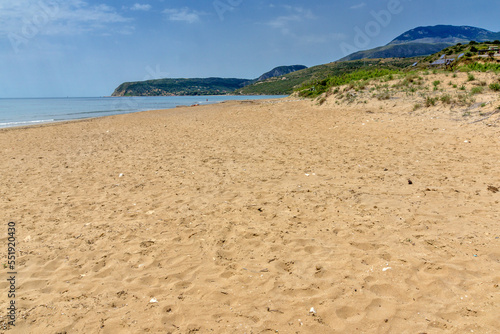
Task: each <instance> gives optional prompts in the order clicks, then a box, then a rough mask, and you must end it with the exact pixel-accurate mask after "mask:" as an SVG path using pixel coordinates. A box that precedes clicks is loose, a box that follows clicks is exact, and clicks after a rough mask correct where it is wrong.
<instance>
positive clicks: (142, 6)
mask: <svg viewBox="0 0 500 334" xmlns="http://www.w3.org/2000/svg"><path fill="white" fill-rule="evenodd" d="M130 9H131V10H140V11H143V12H147V11H148V10H150V9H151V5H149V4H139V3H136V4H134V5H133V6H132V7H130Z"/></svg>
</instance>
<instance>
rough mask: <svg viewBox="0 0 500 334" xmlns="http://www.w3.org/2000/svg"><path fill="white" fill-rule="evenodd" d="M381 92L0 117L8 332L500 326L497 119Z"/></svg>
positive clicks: (480, 329)
mask: <svg viewBox="0 0 500 334" xmlns="http://www.w3.org/2000/svg"><path fill="white" fill-rule="evenodd" d="M380 103H381V104H382V103H386V105H384V108H379V107H373V105H371V104H367V105H364V104H359V105H346V106H336V105H335V103H333V102H332V103H326V104H324V105H323V106H318V105H316V104H314V103H312V102H310V101H290V99H284V100H278V101H259V102H229V103H223V104H220V105H213V106H204V107H195V108H177V109H175V110H165V111H150V112H142V113H137V114H131V115H122V116H113V117H106V118H100V119H92V120H86V121H78V122H71V123H65V124H53V125H46V126H39V127H30V128H25V129H4V130H1V131H0V151H1V152H2V160H1V176H0V178H1V184H2V186H1V187H0V203H1V207H2V217H3V218H2V219H3V220H4V222H3V223H2V225H3V226H5V227H4V229H5V230H6V229H7V227H6V224H7V222H8V221H14V222H16V224H17V227H18V232H17V237H18V240H19V244H18V262H19V265H18V272H19V274H18V277H19V282H18V287H17V289H18V291H17V292H18V294H17V303H18V304H19V306H20V309H19V314H18V319H17V323H16V327H15V328H13V327H11V328H10V329H7V327H8V326H6V317H5V315H4V314H2V316H1V317H0V320H1V321H2V323H3V330H2V332H6V333H10V332H17V333H65V332H66V333H143V332H151V333H196V332H197V333H441V332H449V333H466V332H469V333H470V332H472V331H473V332H474V333H495V332H497V331H498V325H499V322H498V312H499V307H498V305H499V304H500V294H499V291H500V290H499V287H498V285H499V283H500V240H499V237H500V225H499V221H500V210H499V208H500V206H499V204H498V203H499V200H500V192H499V193H495V192H494V189H495V188H496V187H500V164H499V162H500V150H499V148H500V145H499V140H500V132H499V127H498V125H499V123H498V119H495V118H494V117H492V118H491V119H489V120H488V121H487V122H477V123H474V124H469V122H467V121H464V120H457V119H456V118H454V117H449V114H448V113H443V115H442V117H439V118H437V117H436V116H439V115H441V114H439V110H438V109H436V108H435V109H433V110H431V111H427V112H424V110H420V111H419V112H417V113H411V112H408V110H402V109H401V108H402V107H401V106H393V105H392V103H393V102H392V101H384V102H380ZM410 181H411V182H410ZM0 244H2V245H6V244H7V238H6V234H5V233H3V232H2V234H1V237H0ZM3 248H5V247H3ZM0 255H1V259H2V262H5V258H6V253H5V251H2V252H0ZM7 287H8V283H7V282H6V281H5V280H2V281H1V283H0V290H2V291H6V290H7ZM2 294H3V295H2V299H1V300H0V308H1V309H3V310H6V308H7V299H6V293H2ZM4 297H5V298H4ZM311 308H314V311H315V312H316V313H314V312H310V311H311ZM3 313H5V312H3Z"/></svg>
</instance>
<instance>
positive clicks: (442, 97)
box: [440, 94, 451, 104]
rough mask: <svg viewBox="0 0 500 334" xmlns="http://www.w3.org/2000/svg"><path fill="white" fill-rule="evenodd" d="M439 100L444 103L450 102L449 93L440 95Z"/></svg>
mask: <svg viewBox="0 0 500 334" xmlns="http://www.w3.org/2000/svg"><path fill="white" fill-rule="evenodd" d="M440 100H441V102H443V103H444V104H450V103H451V96H450V95H449V94H446V95H443V96H441V98H440Z"/></svg>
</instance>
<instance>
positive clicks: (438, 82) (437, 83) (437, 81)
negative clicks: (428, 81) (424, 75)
mask: <svg viewBox="0 0 500 334" xmlns="http://www.w3.org/2000/svg"><path fill="white" fill-rule="evenodd" d="M440 83H441V81H439V80H436V81H434V82H433V83H432V84H433V85H434V87H437V86H439V84H440Z"/></svg>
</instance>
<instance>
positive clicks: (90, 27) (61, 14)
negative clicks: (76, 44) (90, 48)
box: [0, 0, 131, 38]
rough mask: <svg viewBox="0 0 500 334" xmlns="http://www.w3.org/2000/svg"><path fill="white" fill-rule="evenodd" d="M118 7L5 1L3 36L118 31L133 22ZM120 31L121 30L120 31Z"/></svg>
mask: <svg viewBox="0 0 500 334" xmlns="http://www.w3.org/2000/svg"><path fill="white" fill-rule="evenodd" d="M130 21H131V19H130V18H126V17H124V16H122V15H121V14H120V13H118V12H117V11H116V9H115V8H114V7H111V6H108V5H104V4H101V5H90V4H89V3H87V2H86V1H82V0H64V1H63V0H44V1H39V0H16V1H10V0H2V10H1V11H0V22H2V24H1V25H0V36H2V35H4V36H6V35H9V34H16V35H18V36H22V37H24V38H32V37H34V36H36V35H61V34H66V35H67V34H78V33H82V32H90V31H99V30H107V31H108V32H109V31H112V30H115V28H116V25H117V24H123V23H126V22H130ZM118 30H120V29H118Z"/></svg>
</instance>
